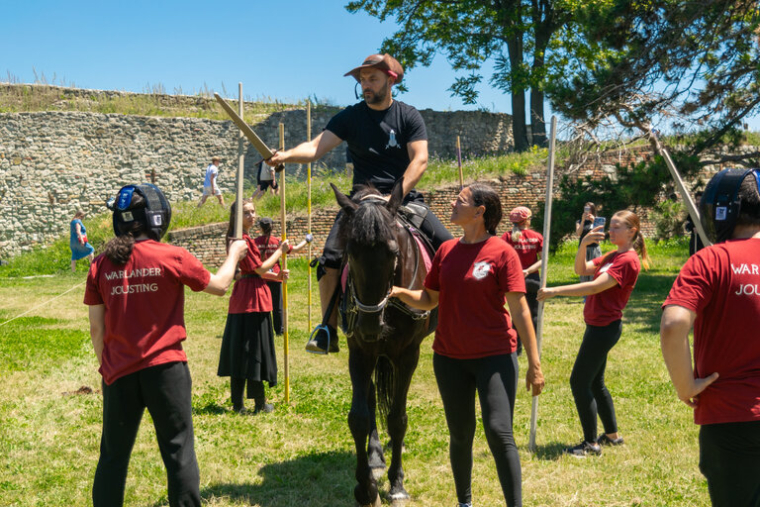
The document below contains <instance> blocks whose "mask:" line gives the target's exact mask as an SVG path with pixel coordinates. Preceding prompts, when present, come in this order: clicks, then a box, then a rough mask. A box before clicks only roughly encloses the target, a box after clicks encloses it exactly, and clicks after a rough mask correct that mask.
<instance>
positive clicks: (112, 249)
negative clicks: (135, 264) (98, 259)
mask: <svg viewBox="0 0 760 507" xmlns="http://www.w3.org/2000/svg"><path fill="white" fill-rule="evenodd" d="M145 205H146V202H145V198H144V197H143V196H142V195H140V194H139V193H137V192H135V193H133V194H132V201H131V202H130V203H129V207H128V208H127V209H126V210H124V211H129V210H133V209H138V208H144V207H145ZM114 213H118V211H115V212H114ZM118 227H119V232H120V233H121V236H116V237H114V238H113V239H112V240H110V241H109V242H108V243H106V246H105V249H104V251H103V253H104V254H105V256H106V257H108V258H109V259H110V260H111V262H113V263H114V264H117V265H122V264H126V263H127V261H128V260H129V258H130V257H131V256H132V249H133V248H134V247H135V237H136V236H139V235H141V234H142V233H146V234H147V235H148V236H149V237H150V238H151V239H155V240H156V241H159V238H157V237H156V234H155V233H153V232H151V231H150V230H148V229H147V228H146V227H145V223H144V222H143V221H141V220H133V221H131V222H125V223H121V222H119V224H118Z"/></svg>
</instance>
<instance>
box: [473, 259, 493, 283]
mask: <svg viewBox="0 0 760 507" xmlns="http://www.w3.org/2000/svg"><path fill="white" fill-rule="evenodd" d="M489 271H491V265H490V264H489V263H487V262H476V263H475V265H474V266H473V268H472V276H473V277H475V279H476V280H482V279H483V278H485V277H486V276H487V275H488V272H489Z"/></svg>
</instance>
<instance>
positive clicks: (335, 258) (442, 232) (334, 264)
mask: <svg viewBox="0 0 760 507" xmlns="http://www.w3.org/2000/svg"><path fill="white" fill-rule="evenodd" d="M408 202H424V201H423V199H422V194H420V193H419V192H416V191H414V190H412V191H411V192H410V193H409V194H408V195H407V197H406V198H405V199H404V204H406V203H408ZM342 213H343V212H342V211H340V212H339V213H338V215H337V216H336V217H335V223H334V224H333V226H332V229H330V233H329V234H328V235H327V239H326V240H325V248H324V250H323V253H322V259H321V261H320V262H321V264H322V265H323V266H324V267H327V268H332V269H340V264H341V262H342V260H343V250H342V248H341V246H340V241H339V238H338V222H339V221H340V217H341V216H342ZM419 229H420V231H422V233H423V234H424V235H425V236H426V237H427V238H429V239H430V242H431V243H432V244H433V248H435V249H436V250H438V247H439V246H441V244H442V243H443V242H444V241H448V240H450V239H451V238H453V237H454V236H452V235H451V232H449V230H448V229H447V228H446V227H444V225H443V224H442V223H441V221H440V220H438V217H436V216H435V215H434V214H433V212H432V211H429V212H428V214H427V216H426V217H425V220H424V221H423V222H422V225H421V226H420V228H419ZM275 329H277V328H275Z"/></svg>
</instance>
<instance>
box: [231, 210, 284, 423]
mask: <svg viewBox="0 0 760 507" xmlns="http://www.w3.org/2000/svg"><path fill="white" fill-rule="evenodd" d="M236 206H237V203H233V204H232V206H231V208H230V225H229V228H228V230H227V239H228V241H229V240H231V239H232V237H233V235H234V232H233V231H234V230H235V215H236V210H235V208H236ZM255 219H256V210H255V208H254V207H253V201H252V200H251V199H244V200H243V230H244V231H245V232H244V233H243V239H244V240H245V242H246V244H247V245H248V255H246V257H245V258H244V259H243V260H241V261H240V263H239V264H238V267H239V269H240V273H239V274H238V275H236V276H235V279H236V280H237V282H235V286H234V287H233V289H232V296H230V306H229V310H228V314H227V323H226V324H225V326H224V335H223V336H222V350H221V353H220V356H219V369H218V370H217V375H219V376H220V377H230V390H231V395H232V396H231V397H232V409H233V410H234V411H235V412H237V413H240V414H244V413H246V409H245V405H244V404H243V390H244V389H245V386H246V380H247V381H248V391H247V398H253V400H254V401H255V408H254V410H253V413H254V414H256V413H259V412H271V411H273V410H274V407H273V406H272V405H271V404H269V403H267V402H266V396H265V394H264V381H265V380H266V381H267V382H268V383H269V387H274V386H275V385H277V355H276V354H275V349H274V336H273V333H272V296H271V295H270V293H269V288H268V287H267V285H266V282H265V280H284V279H287V276H288V271H287V270H282V271H280V272H279V273H277V274H274V273H271V272H270V270H271V269H272V266H274V265H275V264H276V263H277V261H278V260H279V258H280V256H281V255H282V253H283V252H287V251H288V249H289V248H290V244H289V243H288V241H287V240H285V241H283V242H282V244H281V245H280V248H278V249H277V250H275V252H274V253H273V254H272V255H271V256H270V257H269V258H268V259H267V260H265V261H263V262H262V260H261V254H260V252H259V247H258V246H257V245H256V243H255V242H254V240H253V239H252V238H251V237H250V236H249V235H248V230H249V229H250V228H251V227H253V223H254V220H255Z"/></svg>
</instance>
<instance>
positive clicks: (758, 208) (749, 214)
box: [736, 172, 760, 226]
mask: <svg viewBox="0 0 760 507" xmlns="http://www.w3.org/2000/svg"><path fill="white" fill-rule="evenodd" d="M755 174H757V172H756V173H755ZM755 174H748V175H747V176H746V177H745V178H744V180H743V181H742V184H741V186H740V187H739V201H740V202H741V208H740V210H739V216H738V217H737V218H736V225H751V226H757V225H760V189H759V188H758V180H757V176H755Z"/></svg>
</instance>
